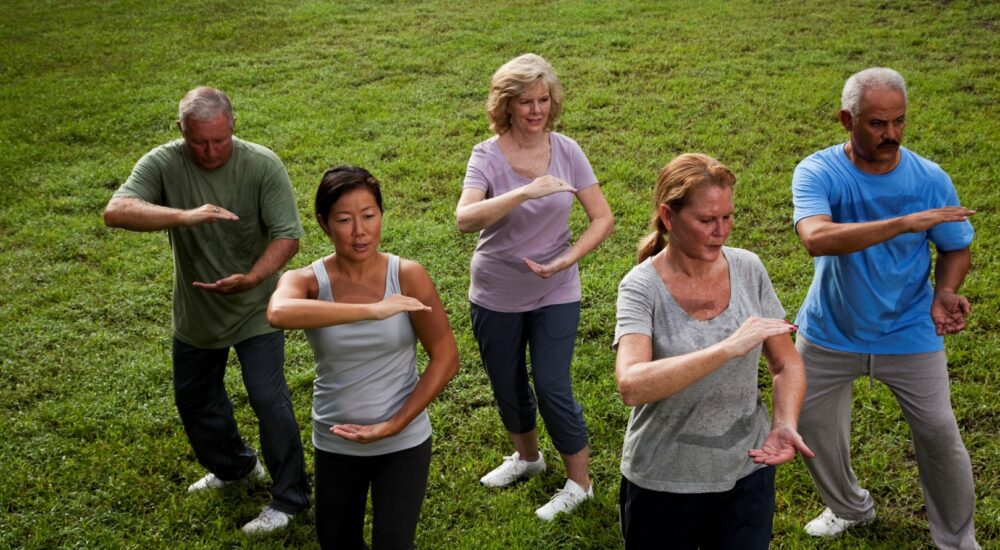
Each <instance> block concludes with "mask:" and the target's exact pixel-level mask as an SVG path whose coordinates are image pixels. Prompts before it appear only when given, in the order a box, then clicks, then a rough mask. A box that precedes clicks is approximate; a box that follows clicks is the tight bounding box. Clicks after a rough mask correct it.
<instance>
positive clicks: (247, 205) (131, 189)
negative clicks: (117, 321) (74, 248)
mask: <svg viewBox="0 0 1000 550" xmlns="http://www.w3.org/2000/svg"><path fill="white" fill-rule="evenodd" d="M114 196H116V197H136V198H139V199H142V200H144V201H146V202H150V203H153V204H159V205H163V206H168V207H171V208H180V209H184V210H187V209H191V208H197V207H199V206H202V205H203V204H206V203H211V204H214V205H217V206H220V207H222V208H225V209H226V210H229V211H230V212H232V213H234V214H236V215H237V216H239V218H240V219H239V221H235V222H217V223H213V224H205V225H199V226H196V227H175V228H172V229H170V230H168V233H169V236H170V246H171V248H172V249H173V253H174V335H175V336H176V337H177V338H178V339H179V340H181V341H182V342H184V343H186V344H189V345H192V346H195V347H199V348H222V347H228V346H231V345H233V344H236V343H237V342H241V341H243V340H246V339H247V338H250V337H252V336H257V335H260V334H266V333H268V332H273V331H274V330H275V329H274V328H273V327H271V325H269V324H268V322H267V317H266V310H267V301H268V299H269V298H270V296H271V292H273V291H274V286H275V283H276V282H277V278H278V275H277V274H275V275H274V276H273V277H271V278H270V279H268V280H267V281H264V282H263V283H261V284H260V285H258V286H257V287H256V288H254V289H252V290H249V291H247V292H242V293H239V294H230V295H221V294H216V293H214V292H208V291H205V290H201V289H198V288H196V287H194V286H192V283H193V282H195V281H198V282H205V283H211V282H214V281H217V280H219V279H221V278H223V277H228V276H229V275H232V274H234V273H248V272H249V271H250V268H251V267H253V264H254V263H255V262H256V261H257V259H258V258H259V257H260V255H261V254H262V253H263V252H264V249H265V248H267V245H268V244H269V243H270V242H271V241H272V240H275V239H298V238H300V237H302V234H303V231H302V222H301V221H300V220H299V214H298V210H297V209H296V206H295V197H294V195H293V193H292V186H291V182H290V181H289V179H288V172H286V171H285V167H284V165H283V164H282V163H281V160H280V159H279V158H278V156H277V155H275V154H274V153H273V152H272V151H271V150H270V149H267V148H266V147H262V146H260V145H257V144H254V143H250V142H246V141H243V140H240V139H238V138H235V137H234V138H233V155H232V157H231V158H230V159H229V162H227V163H226V164H225V166H222V167H221V168H218V169H217V170H212V171H206V170H202V169H201V168H200V167H198V165H197V164H195V163H194V161H192V160H191V158H190V157H189V155H188V151H187V147H186V146H185V145H184V140H180V139H179V140H176V141H173V142H170V143H167V144H165V145H161V146H160V147H157V148H156V149H153V150H152V151H150V152H149V153H147V154H146V155H145V156H143V157H142V158H141V159H140V160H139V162H138V163H136V165H135V168H134V169H133V170H132V175H130V176H129V178H128V180H126V181H125V183H124V184H122V186H121V187H120V188H119V189H118V191H116V192H115V195H114Z"/></svg>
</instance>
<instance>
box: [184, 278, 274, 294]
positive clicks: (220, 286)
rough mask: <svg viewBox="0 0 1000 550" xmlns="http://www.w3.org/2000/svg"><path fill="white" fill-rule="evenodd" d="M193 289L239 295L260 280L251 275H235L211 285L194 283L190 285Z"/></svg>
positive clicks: (257, 283)
mask: <svg viewBox="0 0 1000 550" xmlns="http://www.w3.org/2000/svg"><path fill="white" fill-rule="evenodd" d="M191 284H192V285H193V286H194V287H195V288H200V289H202V290H205V291H208V292H214V293H216V294H239V293H240V292H246V291H248V290H250V289H252V288H254V287H256V286H257V285H259V284H260V280H259V279H257V278H256V277H253V276H251V275H245V274H243V273H236V274H233V275H230V276H228V277H225V278H222V279H219V280H218V281H215V282H213V283H202V282H198V281H195V282H193V283H191Z"/></svg>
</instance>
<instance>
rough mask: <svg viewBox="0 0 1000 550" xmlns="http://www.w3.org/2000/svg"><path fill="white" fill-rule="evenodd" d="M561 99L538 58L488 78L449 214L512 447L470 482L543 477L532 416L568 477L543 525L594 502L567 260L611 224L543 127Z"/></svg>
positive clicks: (563, 141)
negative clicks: (574, 223)
mask: <svg viewBox="0 0 1000 550" xmlns="http://www.w3.org/2000/svg"><path fill="white" fill-rule="evenodd" d="M562 100H563V90H562V86H561V85H560V83H559V79H558V78H556V75H555V72H554V71H553V69H552V66H551V65H549V63H548V62H546V61H545V60H544V59H542V58H541V57H539V56H537V55H534V54H525V55H522V56H519V57H517V58H515V59H512V60H511V61H509V62H508V63H506V64H505V65H503V66H502V67H500V68H499V69H498V70H497V71H496V73H494V75H493V78H492V81H491V85H490V95H489V99H488V101H487V112H488V115H489V119H490V128H491V129H492V130H493V131H494V132H495V133H496V135H495V136H493V137H491V138H490V139H487V140H486V141H484V142H482V143H479V144H478V145H476V146H475V147H474V148H473V149H472V156H471V158H470V159H469V164H468V169H467V171H466V174H465V182H464V185H463V190H462V196H461V198H460V199H459V202H458V207H457V209H456V212H455V215H456V218H457V221H458V228H459V229H460V230H461V231H463V232H466V233H471V232H478V233H479V242H478V244H477V246H476V251H475V253H474V254H473V256H472V264H471V285H470V288H469V301H470V302H471V304H470V309H471V315H472V325H473V331H474V333H475V336H476V340H477V341H478V343H479V350H480V354H481V356H482V359H483V364H484V366H485V368H486V372H487V375H488V376H489V379H490V385H491V386H492V388H493V393H494V396H495V397H496V401H497V407H498V409H499V411H500V417H501V420H502V421H503V424H504V427H505V428H506V430H507V432H508V433H509V435H510V440H511V443H512V444H513V447H514V453H513V454H512V455H511V456H507V457H505V458H504V461H503V463H502V464H501V465H500V466H499V467H497V468H496V469H494V470H492V471H491V472H489V473H487V474H486V475H484V476H483V477H482V478H481V480H480V481H481V482H482V483H483V484H484V485H487V486H491V487H504V486H507V485H510V484H512V483H514V482H515V481H518V480H519V479H524V478H528V477H531V476H534V475H537V474H540V473H542V472H543V471H544V470H545V461H544V459H543V457H542V454H541V452H540V451H539V447H538V438H537V435H536V412H540V413H541V416H542V419H543V420H544V421H545V425H546V429H547V431H548V433H549V435H550V436H551V437H552V442H553V445H554V446H555V448H556V450H557V451H558V452H559V453H560V455H562V459H563V462H564V463H565V465H566V475H567V477H568V479H567V481H566V484H565V486H564V488H563V489H561V490H560V491H559V492H558V493H556V495H555V496H554V497H553V498H552V500H551V501H550V502H549V503H548V504H546V505H545V506H542V507H541V508H539V509H538V510H536V514H537V515H538V517H539V518H541V519H543V520H547V521H548V520H551V519H553V518H554V517H555V515H556V514H558V513H560V512H568V511H570V510H572V509H574V508H575V507H576V506H578V505H579V504H580V503H581V502H583V501H584V500H586V499H588V498H590V497H592V496H593V488H592V487H591V482H590V476H589V468H588V456H589V444H588V438H587V427H586V424H585V422H584V419H583V414H582V409H581V407H580V405H579V403H578V402H577V401H576V399H575V398H574V396H573V389H572V384H571V380H570V364H571V363H572V358H573V346H574V343H575V340H576V331H577V325H578V323H579V318H580V296H581V292H580V277H579V273H578V269H577V262H578V261H579V260H580V259H581V258H583V257H584V256H585V255H586V254H587V253H589V252H590V251H592V250H594V249H595V248H596V247H597V246H598V245H600V244H601V242H602V241H604V239H605V238H607V237H608V235H610V234H611V232H612V231H613V229H614V219H613V217H612V214H611V209H610V208H609V206H608V203H607V201H606V200H605V198H604V195H603V193H602V192H601V188H600V186H599V185H597V177H596V176H595V175H594V171H593V169H592V168H591V166H590V162H589V161H588V160H587V157H586V155H584V154H583V151H582V150H581V149H580V146H579V145H577V143H576V142H575V141H573V140H572V139H570V138H568V137H566V136H564V135H562V134H559V133H557V132H554V131H552V128H553V126H554V125H555V122H556V120H557V118H558V117H559V114H560V112H561V110H562ZM574 199H575V200H574ZM575 201H579V202H580V204H581V205H582V206H583V209H584V211H585V212H586V214H587V217H588V218H589V220H590V221H589V225H588V226H587V228H586V230H584V231H583V233H581V234H580V236H579V238H577V239H576V241H575V242H574V241H573V235H572V233H571V232H570V230H569V224H568V219H569V215H570V212H571V211H572V208H573V204H574V202H575ZM528 358H530V365H531V367H530V369H529V367H528V363H529V360H528ZM529 371H530V374H531V379H532V381H533V384H532V383H530V382H529Z"/></svg>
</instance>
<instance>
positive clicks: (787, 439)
mask: <svg viewBox="0 0 1000 550" xmlns="http://www.w3.org/2000/svg"><path fill="white" fill-rule="evenodd" d="M796 453H801V454H802V456H804V457H806V458H814V457H815V456H816V453H814V452H812V449H810V448H809V447H807V446H806V444H805V443H804V442H803V441H802V436H800V435H799V433H798V432H797V431H795V430H793V429H791V428H790V427H788V426H778V425H775V426H773V427H772V428H771V431H770V432H769V433H768V434H767V438H765V439H764V444H763V445H761V446H760V448H759V449H750V450H749V451H748V452H747V454H748V455H750V458H752V459H753V461H754V462H756V463H757V464H768V465H770V466H776V465H778V464H784V463H785V462H788V461H789V460H792V459H793V458H795V454H796Z"/></svg>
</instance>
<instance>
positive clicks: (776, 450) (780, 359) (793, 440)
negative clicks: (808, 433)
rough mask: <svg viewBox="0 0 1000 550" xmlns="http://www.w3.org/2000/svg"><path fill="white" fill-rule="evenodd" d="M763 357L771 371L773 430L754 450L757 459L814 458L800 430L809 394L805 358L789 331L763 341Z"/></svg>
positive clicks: (772, 461) (762, 461) (778, 460)
mask: <svg viewBox="0 0 1000 550" xmlns="http://www.w3.org/2000/svg"><path fill="white" fill-rule="evenodd" d="M764 358H765V359H766V361H767V368H768V370H769V371H770V372H771V402H772V404H771V407H772V409H773V412H772V419H771V431H770V432H769V433H768V435H767V438H766V439H765V440H764V444H763V445H761V448H760V449H751V450H750V451H749V455H750V456H751V457H752V458H753V459H754V462H758V463H764V464H771V465H775V464H783V463H785V462H788V461H789V460H792V459H793V458H795V454H796V453H797V452H798V453H802V455H803V456H806V457H809V458H812V457H814V456H816V455H815V453H813V452H812V450H811V449H809V447H807V446H806V444H805V443H804V442H803V441H802V437H801V436H800V435H799V433H798V423H799V411H800V410H801V409H802V399H803V397H804V396H805V393H806V371H805V366H804V365H803V364H802V357H801V356H800V355H799V352H798V351H797V350H796V349H795V344H793V343H792V339H791V338H790V337H789V336H788V335H787V334H780V335H777V336H772V337H770V338H768V339H767V340H765V341H764Z"/></svg>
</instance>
